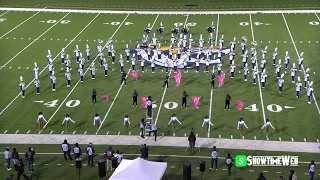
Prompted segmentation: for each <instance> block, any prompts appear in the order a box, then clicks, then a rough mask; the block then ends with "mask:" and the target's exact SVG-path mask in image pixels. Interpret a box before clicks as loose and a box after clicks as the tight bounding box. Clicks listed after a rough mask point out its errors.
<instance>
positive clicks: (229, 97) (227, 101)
mask: <svg viewBox="0 0 320 180" xmlns="http://www.w3.org/2000/svg"><path fill="white" fill-rule="evenodd" d="M230 101H231V96H230V94H229V93H228V94H227V95H226V103H225V105H224V110H226V109H227V107H228V110H230Z"/></svg>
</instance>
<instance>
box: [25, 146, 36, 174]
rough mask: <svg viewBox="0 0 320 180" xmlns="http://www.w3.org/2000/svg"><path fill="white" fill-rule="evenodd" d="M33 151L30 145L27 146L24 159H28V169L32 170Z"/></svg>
mask: <svg viewBox="0 0 320 180" xmlns="http://www.w3.org/2000/svg"><path fill="white" fill-rule="evenodd" d="M34 155H35V152H34V151H33V149H32V148H31V147H29V149H28V151H27V152H26V159H27V161H28V171H29V172H31V171H34V170H33V159H34Z"/></svg>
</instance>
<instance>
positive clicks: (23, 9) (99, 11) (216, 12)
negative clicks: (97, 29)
mask: <svg viewBox="0 0 320 180" xmlns="http://www.w3.org/2000/svg"><path fill="white" fill-rule="evenodd" d="M0 10H2V11H20V12H21V11H27V12H28V11H32V12H34V11H40V12H70V13H101V14H153V15H157V14H160V15H161V14H167V15H169V14H170V15H171V14H175V15H176V14H181V15H185V14H190V15H197V14H206V15H208V14H257V13H259V14H260V13H267V14H268V13H272V14H282V13H285V14H289V13H320V10H261V11H257V10H256V11H112V10H111V11H110V10H77V9H41V8H4V7H1V8H0Z"/></svg>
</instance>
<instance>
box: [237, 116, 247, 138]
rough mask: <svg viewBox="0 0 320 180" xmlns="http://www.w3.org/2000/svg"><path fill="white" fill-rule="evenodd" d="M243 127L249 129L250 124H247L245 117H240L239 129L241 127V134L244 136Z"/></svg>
mask: <svg viewBox="0 0 320 180" xmlns="http://www.w3.org/2000/svg"><path fill="white" fill-rule="evenodd" d="M243 127H245V128H247V129H248V126H247V125H246V123H245V122H244V120H243V118H242V117H241V118H240V119H239V122H238V129H240V136H242V129H243Z"/></svg>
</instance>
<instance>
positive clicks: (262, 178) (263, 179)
mask: <svg viewBox="0 0 320 180" xmlns="http://www.w3.org/2000/svg"><path fill="white" fill-rule="evenodd" d="M258 180H267V178H266V177H264V175H263V174H262V173H260V175H259V178H258Z"/></svg>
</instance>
